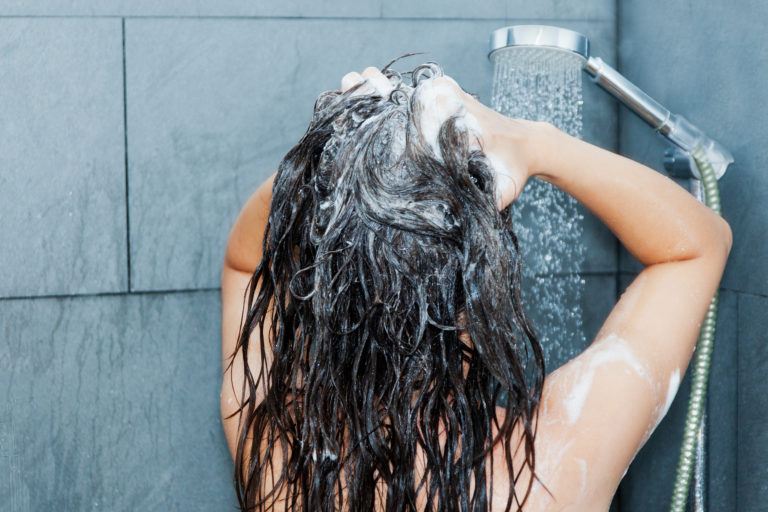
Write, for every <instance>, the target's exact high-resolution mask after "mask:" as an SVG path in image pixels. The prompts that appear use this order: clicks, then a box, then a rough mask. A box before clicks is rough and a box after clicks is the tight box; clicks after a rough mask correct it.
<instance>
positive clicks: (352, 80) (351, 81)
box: [341, 71, 365, 92]
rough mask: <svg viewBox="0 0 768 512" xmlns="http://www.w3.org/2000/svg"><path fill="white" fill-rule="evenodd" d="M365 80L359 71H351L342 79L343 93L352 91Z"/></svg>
mask: <svg viewBox="0 0 768 512" xmlns="http://www.w3.org/2000/svg"><path fill="white" fill-rule="evenodd" d="M363 80H365V79H364V78H363V77H362V76H360V73H358V72H357V71H350V72H349V73H347V74H346V75H344V76H343V77H342V79H341V92H346V91H347V90H349V89H351V88H352V87H353V86H354V85H355V84H357V83H360V82H362V81H363Z"/></svg>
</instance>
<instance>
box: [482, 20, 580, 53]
mask: <svg viewBox="0 0 768 512" xmlns="http://www.w3.org/2000/svg"><path fill="white" fill-rule="evenodd" d="M519 46H544V47H548V48H552V49H557V50H563V51H567V52H573V53H576V54H578V55H580V56H581V57H583V58H584V59H585V60H586V59H588V58H589V39H588V38H587V36H585V35H584V34H581V33H579V32H576V31H573V30H568V29H566V28H560V27H553V26H550V25H511V26H509V27H502V28H499V29H496V30H494V31H493V32H492V33H491V48H490V51H489V52H488V57H489V58H490V57H491V54H492V53H493V52H495V51H498V50H503V49H505V48H512V47H519Z"/></svg>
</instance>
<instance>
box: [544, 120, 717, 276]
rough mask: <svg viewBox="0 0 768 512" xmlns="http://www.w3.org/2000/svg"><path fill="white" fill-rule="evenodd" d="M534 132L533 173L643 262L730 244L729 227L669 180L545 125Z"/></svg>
mask: <svg viewBox="0 0 768 512" xmlns="http://www.w3.org/2000/svg"><path fill="white" fill-rule="evenodd" d="M536 137H537V142H536V144H537V148H538V149H537V151H538V153H537V161H536V166H537V168H536V169H535V170H534V173H535V174H536V175H538V176H539V177H540V178H541V179H543V180H545V181H549V182H550V183H552V184H554V185H555V186H557V187H558V188H560V189H562V190H564V191H565V192H566V193H568V194H570V195H572V196H573V197H575V198H576V199H577V200H578V201H579V202H581V203H582V204H584V205H585V206H586V207H587V208H588V209H589V210H590V211H592V212H593V213H594V214H595V215H596V216H597V217H598V218H600V220H602V221H603V222H604V223H605V224H606V226H608V228H609V229H610V230H611V231H613V233H614V234H615V235H616V236H617V237H618V238H619V239H620V240H621V242H622V243H623V244H624V246H625V247H626V248H627V250H629V252H631V253H632V254H633V255H634V256H635V257H636V258H637V259H638V260H639V261H640V262H641V263H643V264H644V265H652V264H655V263H661V262H666V261H678V260H687V259H692V258H696V257H699V256H701V255H703V254H705V253H708V252H711V251H713V250H716V249H720V248H722V247H724V246H727V247H728V248H730V243H731V241H730V236H731V234H730V228H729V227H728V224H727V223H726V222H725V221H724V220H723V219H722V218H721V217H720V216H719V215H717V214H716V213H715V212H713V211H712V210H711V209H709V208H708V207H706V206H705V205H703V204H701V203H700V202H699V201H697V200H696V199H695V198H694V197H693V196H692V195H691V194H689V193H688V192H687V191H686V190H685V189H683V188H682V187H680V186H679V185H678V184H677V183H675V182H674V181H673V180H671V179H669V178H667V177H666V176H664V175H662V174H660V173H658V172H656V171H654V170H653V169H650V168H649V167H646V166H644V165H642V164H640V163H638V162H635V161H633V160H631V159H629V158H626V157H623V156H621V155H618V154H616V153H613V152H611V151H608V150H605V149H602V148H600V147H598V146H595V145H592V144H589V143H587V142H585V141H583V140H580V139H578V138H576V137H573V136H571V135H568V134H567V133H564V132H562V131H560V130H558V129H556V128H554V127H552V126H551V125H546V126H543V127H542V128H541V129H540V130H539V132H538V134H537V135H536Z"/></svg>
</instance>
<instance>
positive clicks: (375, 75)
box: [363, 66, 394, 96]
mask: <svg viewBox="0 0 768 512" xmlns="http://www.w3.org/2000/svg"><path fill="white" fill-rule="evenodd" d="M363 76H364V77H365V78H367V79H368V81H369V82H370V83H371V85H372V86H373V87H374V88H375V89H376V92H377V93H378V94H381V95H382V96H387V95H389V93H390V92H392V89H394V87H393V86H392V83H391V82H390V81H389V78H387V77H386V76H384V74H383V73H382V72H381V71H380V70H379V68H375V67H373V66H370V67H367V68H365V70H364V71H363Z"/></svg>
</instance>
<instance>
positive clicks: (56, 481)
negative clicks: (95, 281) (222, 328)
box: [0, 291, 235, 512]
mask: <svg viewBox="0 0 768 512" xmlns="http://www.w3.org/2000/svg"><path fill="white" fill-rule="evenodd" d="M219 323H220V320H219V297H218V292H215V291H208V292H193V293H183V294H146V295H129V296H126V295H116V296H106V297H105V296H101V297H77V298H69V299H30V300H12V301H4V302H3V305H2V308H0V325H2V326H3V331H2V332H3V335H2V338H1V339H0V367H1V368H2V369H1V370H0V393H1V396H2V397H3V400H2V402H3V404H4V405H3V407H2V408H1V409H0V441H2V442H0V450H1V451H2V453H0V460H1V461H4V463H7V464H8V466H7V467H6V469H5V471H3V473H4V474H5V475H6V476H5V477H4V478H2V479H0V503H5V504H6V506H8V507H9V508H5V507H3V506H0V508H2V509H3V510H13V511H19V512H27V511H33V510H109V511H135V510H199V511H209V510H226V509H227V508H233V507H234V506H235V501H234V491H233V488H232V487H231V484H230V480H231V475H232V471H233V470H232V463H231V460H230V457H229V452H228V450H227V447H226V442H225V439H224V435H223V432H222V428H221V422H220V419H219V391H220V383H221V377H220V372H221V363H220V358H221V355H220V346H221V345H220V342H219V336H220V334H219ZM9 504H10V505H9Z"/></svg>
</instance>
